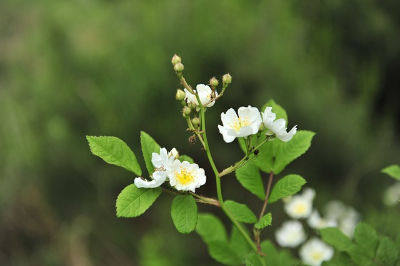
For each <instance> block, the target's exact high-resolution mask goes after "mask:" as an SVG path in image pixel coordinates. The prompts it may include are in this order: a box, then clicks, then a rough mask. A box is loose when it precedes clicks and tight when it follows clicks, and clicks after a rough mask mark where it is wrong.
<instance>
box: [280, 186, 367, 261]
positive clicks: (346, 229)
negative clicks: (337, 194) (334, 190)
mask: <svg viewBox="0 0 400 266" xmlns="http://www.w3.org/2000/svg"><path fill="white" fill-rule="evenodd" d="M314 198H315V190H313V189H311V188H305V189H304V190H303V192H302V193H301V194H297V195H294V196H291V197H289V198H286V199H284V210H285V212H286V213H287V215H288V216H289V217H290V218H292V219H295V220H290V221H285V222H284V223H283V224H282V225H281V227H280V228H279V229H277V231H276V232H275V238H276V241H277V243H278V244H279V245H280V246H282V247H291V248H296V247H298V246H299V245H301V244H302V243H303V242H304V241H305V240H306V239H307V236H306V233H305V230H304V227H303V224H302V223H301V221H300V220H299V219H305V221H306V222H307V224H308V226H309V227H310V228H312V229H318V230H319V229H322V228H325V227H338V228H339V229H340V230H341V231H342V232H343V233H344V234H346V235H347V236H349V237H352V236H353V233H354V229H355V227H356V224H357V222H358V220H359V215H358V213H357V211H355V210H354V209H353V208H352V207H350V206H346V205H344V204H343V203H341V202H339V201H331V202H329V203H328V204H327V205H326V207H325V213H324V217H321V215H320V213H319V212H318V211H317V210H316V209H313V200H314ZM299 255H300V258H301V259H302V260H303V261H304V262H305V263H307V264H308V265H311V266H319V265H321V264H322V262H323V261H327V260H330V259H331V258H332V257H333V249H332V247H330V246H328V245H327V244H325V243H324V242H323V241H322V240H320V239H318V238H316V237H312V238H311V239H310V240H308V241H307V242H305V243H304V244H303V245H302V246H301V247H300V249H299Z"/></svg>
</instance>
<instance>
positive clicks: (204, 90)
mask: <svg viewBox="0 0 400 266" xmlns="http://www.w3.org/2000/svg"><path fill="white" fill-rule="evenodd" d="M194 92H197V94H198V95H199V98H200V102H201V104H202V105H203V106H204V105H205V104H206V103H208V102H209V101H210V100H211V94H212V90H211V88H210V87H209V86H207V85H204V84H198V85H197V86H196V89H195V90H194ZM185 94H186V95H185V100H186V101H187V102H188V103H190V102H193V103H195V104H196V105H199V102H198V101H197V98H196V95H194V94H192V93H190V92H189V91H188V90H187V89H185ZM217 96H218V93H217V92H215V97H217ZM214 103H215V101H212V102H210V103H209V104H207V106H204V107H211V106H213V105H214ZM198 109H199V108H198Z"/></svg>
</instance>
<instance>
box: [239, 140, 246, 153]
mask: <svg viewBox="0 0 400 266" xmlns="http://www.w3.org/2000/svg"><path fill="white" fill-rule="evenodd" d="M237 140H238V142H239V146H240V148H241V149H242V151H243V152H244V154H247V147H246V141H245V140H244V138H237Z"/></svg>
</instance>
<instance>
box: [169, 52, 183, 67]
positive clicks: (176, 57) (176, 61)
mask: <svg viewBox="0 0 400 266" xmlns="http://www.w3.org/2000/svg"><path fill="white" fill-rule="evenodd" d="M180 62H181V57H180V56H179V55H177V54H175V55H174V56H173V57H172V60H171V63H172V64H173V65H176V64H178V63H180Z"/></svg>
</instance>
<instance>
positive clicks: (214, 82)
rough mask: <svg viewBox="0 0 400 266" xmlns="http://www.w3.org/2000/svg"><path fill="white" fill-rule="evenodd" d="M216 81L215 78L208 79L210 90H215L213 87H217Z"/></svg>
mask: <svg viewBox="0 0 400 266" xmlns="http://www.w3.org/2000/svg"><path fill="white" fill-rule="evenodd" d="M218 83H219V82H218V79H216V78H215V77H213V78H211V79H210V85H211V87H212V88H215V87H217V86H218Z"/></svg>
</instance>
